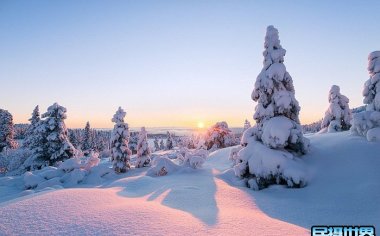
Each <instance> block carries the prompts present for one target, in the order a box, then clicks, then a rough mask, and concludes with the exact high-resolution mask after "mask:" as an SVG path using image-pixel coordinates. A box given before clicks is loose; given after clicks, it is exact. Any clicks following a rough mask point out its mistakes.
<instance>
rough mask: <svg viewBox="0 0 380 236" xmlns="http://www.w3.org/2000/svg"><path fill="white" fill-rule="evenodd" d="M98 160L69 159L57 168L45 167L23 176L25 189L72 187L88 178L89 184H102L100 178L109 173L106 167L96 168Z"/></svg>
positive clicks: (94, 157)
mask: <svg viewBox="0 0 380 236" xmlns="http://www.w3.org/2000/svg"><path fill="white" fill-rule="evenodd" d="M99 162H100V160H99V158H97V157H96V156H90V157H87V158H86V159H84V160H81V158H77V157H75V158H70V159H68V160H66V161H64V162H62V163H61V164H60V165H59V166H58V168H56V167H51V166H48V167H45V168H43V169H41V170H37V171H34V172H26V173H25V174H24V178H23V180H24V188H25V189H37V190H38V189H45V188H50V187H54V188H56V187H57V186H61V187H74V186H77V185H78V184H80V183H82V182H83V181H85V180H86V179H87V178H88V177H89V180H90V182H94V180H96V181H95V182H98V183H99V182H102V177H104V176H105V175H106V174H109V173H110V172H111V169H110V168H109V167H108V166H104V165H101V166H98V165H99Z"/></svg>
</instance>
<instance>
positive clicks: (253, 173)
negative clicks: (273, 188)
mask: <svg viewBox="0 0 380 236" xmlns="http://www.w3.org/2000/svg"><path fill="white" fill-rule="evenodd" d="M238 160H239V163H238V164H237V165H235V166H234V171H235V175H236V176H238V177H240V178H247V179H248V187H250V188H252V189H254V190H260V189H263V188H266V187H268V186H269V185H272V184H284V185H287V186H288V187H303V186H305V185H306V183H307V181H308V176H307V173H306V167H305V165H304V164H303V163H302V160H300V159H299V158H297V157H294V156H293V155H292V154H291V153H289V152H286V151H281V150H274V149H270V148H268V147H267V146H265V145H264V144H262V143H261V142H259V141H253V142H251V143H249V145H248V146H247V147H245V148H243V149H242V150H241V151H240V152H239V153H238ZM247 167H248V173H247Z"/></svg>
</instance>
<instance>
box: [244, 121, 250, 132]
mask: <svg viewBox="0 0 380 236" xmlns="http://www.w3.org/2000/svg"><path fill="white" fill-rule="evenodd" d="M249 128H251V123H250V122H249V121H248V120H247V119H246V120H245V122H244V127H243V132H244V131H246V130H247V129H249Z"/></svg>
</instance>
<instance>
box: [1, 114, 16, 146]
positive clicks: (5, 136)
mask: <svg viewBox="0 0 380 236" xmlns="http://www.w3.org/2000/svg"><path fill="white" fill-rule="evenodd" d="M14 135H15V131H14V126H13V117H12V114H11V113H9V112H8V111H7V110H3V109H0V152H1V151H2V150H3V149H4V148H5V147H6V148H10V149H14V148H16V147H17V142H16V141H15V140H14Z"/></svg>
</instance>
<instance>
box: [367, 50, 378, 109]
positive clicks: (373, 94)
mask: <svg viewBox="0 0 380 236" xmlns="http://www.w3.org/2000/svg"><path fill="white" fill-rule="evenodd" d="M368 72H369V75H370V78H369V79H368V80H367V81H366V82H365V84H364V90H363V96H364V103H365V104H368V106H367V110H370V111H371V110H374V111H380V83H379V81H380V51H374V52H371V53H370V54H369V55H368Z"/></svg>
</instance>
